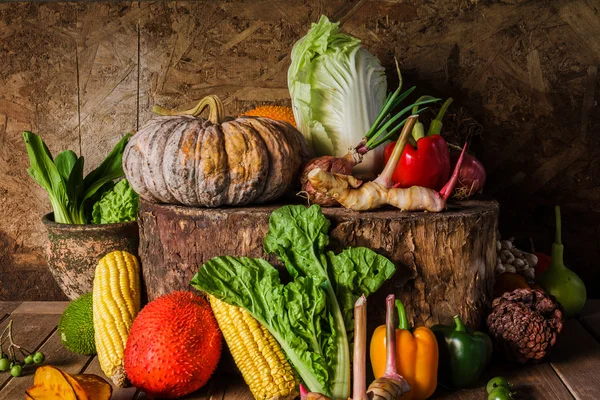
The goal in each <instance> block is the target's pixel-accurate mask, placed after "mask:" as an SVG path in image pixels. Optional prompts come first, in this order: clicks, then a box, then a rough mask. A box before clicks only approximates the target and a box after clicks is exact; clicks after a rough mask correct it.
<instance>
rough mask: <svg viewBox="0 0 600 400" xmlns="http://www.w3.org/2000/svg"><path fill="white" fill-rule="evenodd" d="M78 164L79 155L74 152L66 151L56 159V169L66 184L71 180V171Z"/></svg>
mask: <svg viewBox="0 0 600 400" xmlns="http://www.w3.org/2000/svg"><path fill="white" fill-rule="evenodd" d="M76 162H77V154H75V152H73V150H65V151H63V152H61V153H59V154H58V155H57V156H56V158H55V159H54V165H56V169H58V172H59V173H60V175H61V176H62V177H63V179H64V180H65V182H66V181H68V180H69V176H70V175H71V170H72V169H73V166H74V165H75V163H76Z"/></svg>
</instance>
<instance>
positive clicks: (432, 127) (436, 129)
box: [427, 97, 452, 136]
mask: <svg viewBox="0 0 600 400" xmlns="http://www.w3.org/2000/svg"><path fill="white" fill-rule="evenodd" d="M450 103H452V97H449V98H448V99H447V100H446V101H445V102H444V104H442V108H440V111H438V114H437V116H436V117H435V119H434V120H433V121H431V124H429V130H428V131H427V136H433V135H439V134H440V133H442V126H443V123H442V119H443V118H444V114H446V111H447V110H448V107H450Z"/></svg>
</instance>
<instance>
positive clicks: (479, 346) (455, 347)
mask: <svg viewBox="0 0 600 400" xmlns="http://www.w3.org/2000/svg"><path fill="white" fill-rule="evenodd" d="M454 322H455V325H434V326H432V327H431V330H432V331H433V332H434V333H435V336H436V338H437V342H438V347H439V352H440V361H439V368H438V380H439V381H440V382H441V383H443V384H444V385H446V386H449V387H453V388H457V389H460V388H466V387H471V386H473V385H475V384H476V383H477V380H478V379H479V377H480V376H481V374H482V373H483V370H484V369H485V367H486V366H487V364H488V363H489V362H490V359H491V357H492V351H493V346H492V340H491V339H490V338H489V336H488V335H486V334H485V333H482V332H474V333H471V332H469V331H468V330H467V328H466V327H465V325H464V324H463V322H462V321H461V319H460V318H459V317H458V316H455V317H454Z"/></svg>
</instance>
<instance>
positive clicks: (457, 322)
mask: <svg viewBox="0 0 600 400" xmlns="http://www.w3.org/2000/svg"><path fill="white" fill-rule="evenodd" d="M454 324H455V325H456V328H455V329H454V330H455V331H456V332H466V331H467V328H466V327H465V324H464V323H463V322H462V320H461V319H460V317H459V316H458V315H455V316H454Z"/></svg>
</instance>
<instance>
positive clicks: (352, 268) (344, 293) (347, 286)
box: [327, 247, 396, 332]
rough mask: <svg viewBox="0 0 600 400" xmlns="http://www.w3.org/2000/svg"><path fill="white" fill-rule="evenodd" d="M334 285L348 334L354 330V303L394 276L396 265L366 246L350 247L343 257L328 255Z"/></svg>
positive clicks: (330, 253) (329, 253) (330, 252)
mask: <svg viewBox="0 0 600 400" xmlns="http://www.w3.org/2000/svg"><path fill="white" fill-rule="evenodd" d="M327 258H328V259H329V262H330V265H331V268H330V270H331V271H332V273H333V281H334V282H335V288H334V290H335V295H336V297H337V299H338V303H339V304H340V308H341V309H342V315H343V316H344V322H345V324H346V331H348V332H351V331H353V330H354V303H355V302H356V300H357V299H358V298H359V297H360V296H361V295H362V294H364V295H365V296H367V297H368V296H369V295H371V294H372V293H375V292H376V291H377V290H378V289H379V288H380V287H381V285H382V284H383V283H384V282H385V281H386V280H388V279H389V278H391V277H392V275H394V273H395V272H396V266H395V265H394V263H392V262H391V261H390V260H388V259H387V258H385V257H384V256H382V255H379V254H377V253H375V252H374V251H373V250H371V249H368V248H366V247H349V248H347V249H345V250H344V251H342V252H341V253H340V254H334V253H333V252H332V251H329V252H327Z"/></svg>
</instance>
